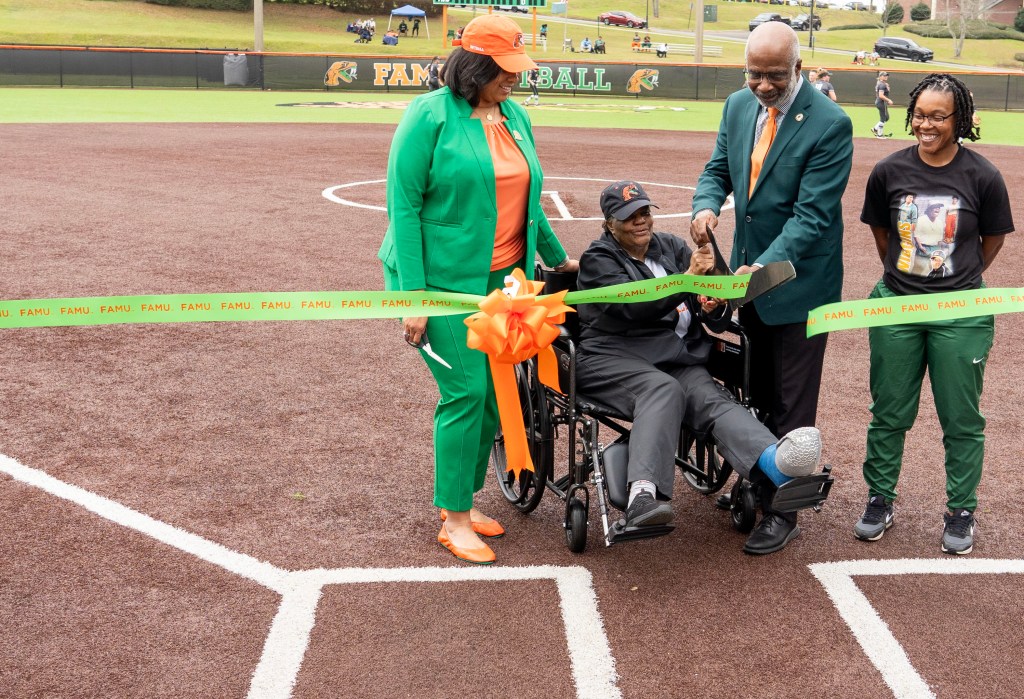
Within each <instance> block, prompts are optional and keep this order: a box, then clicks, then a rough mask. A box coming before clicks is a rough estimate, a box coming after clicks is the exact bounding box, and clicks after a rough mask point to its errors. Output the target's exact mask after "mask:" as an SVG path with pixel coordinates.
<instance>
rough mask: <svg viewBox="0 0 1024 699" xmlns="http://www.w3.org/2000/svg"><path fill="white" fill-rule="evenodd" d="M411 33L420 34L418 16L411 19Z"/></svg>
mask: <svg viewBox="0 0 1024 699" xmlns="http://www.w3.org/2000/svg"><path fill="white" fill-rule="evenodd" d="M412 35H413V36H419V35H420V18H419V17H416V18H415V19H413V21H412Z"/></svg>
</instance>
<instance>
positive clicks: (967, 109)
mask: <svg viewBox="0 0 1024 699" xmlns="http://www.w3.org/2000/svg"><path fill="white" fill-rule="evenodd" d="M925 90H934V91H935V92H946V93H949V94H951V95H953V110H954V111H955V112H956V114H955V115H954V121H953V125H954V133H953V136H954V138H966V139H967V140H968V141H977V140H978V139H979V138H981V134H980V133H979V129H978V127H977V126H975V125H974V122H973V121H972V117H973V116H974V97H973V96H972V95H971V91H970V90H968V89H967V86H966V85H964V84H963V83H962V82H960V80H958V79H957V78H954V77H953V76H952V75H950V74H949V73H932V74H931V75H929V76H927V77H926V78H925V79H924V80H922V81H921V82H919V83H918V84H917V87H915V88H914V89H913V90H911V91H910V105H909V106H907V123H906V124H905V126H906V129H907V133H910V132H911V129H910V120H911V119H912V118H913V116H914V109H915V108H916V107H917V98H918V97H919V96H920V95H921V93H922V92H924V91H925Z"/></svg>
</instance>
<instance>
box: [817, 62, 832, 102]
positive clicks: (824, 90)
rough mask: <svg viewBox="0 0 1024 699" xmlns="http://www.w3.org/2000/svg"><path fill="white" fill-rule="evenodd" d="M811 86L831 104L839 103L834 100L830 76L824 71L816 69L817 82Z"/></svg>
mask: <svg viewBox="0 0 1024 699" xmlns="http://www.w3.org/2000/svg"><path fill="white" fill-rule="evenodd" d="M812 84H813V85H814V87H815V88H816V89H817V90H818V92H820V93H821V94H823V95H825V96H826V97H828V98H829V99H830V100H832V101H833V102H838V101H839V100H838V99H836V89H835V88H834V87H832V74H831V73H829V72H828V71H827V70H826V69H824V68H818V80H817V82H815V83H812Z"/></svg>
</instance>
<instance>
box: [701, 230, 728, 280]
mask: <svg viewBox="0 0 1024 699" xmlns="http://www.w3.org/2000/svg"><path fill="white" fill-rule="evenodd" d="M707 234H708V240H709V241H710V242H711V250H712V251H713V252H714V254H715V267H714V269H713V270H712V272H711V273H712V274H724V275H731V274H732V270H731V269H729V263H728V262H726V261H725V257H724V256H723V255H722V251H721V250H719V249H718V241H717V240H715V234H714V233H712V232H711V226H708V227H707Z"/></svg>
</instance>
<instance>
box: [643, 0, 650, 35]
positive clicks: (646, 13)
mask: <svg viewBox="0 0 1024 699" xmlns="http://www.w3.org/2000/svg"><path fill="white" fill-rule="evenodd" d="M644 7H645V9H644V27H645V28H646V29H647V31H651V0H647V4H646V5H645V6H644Z"/></svg>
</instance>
